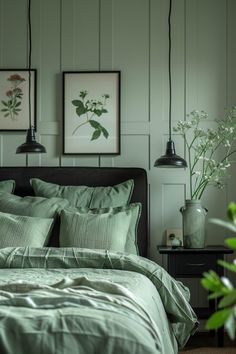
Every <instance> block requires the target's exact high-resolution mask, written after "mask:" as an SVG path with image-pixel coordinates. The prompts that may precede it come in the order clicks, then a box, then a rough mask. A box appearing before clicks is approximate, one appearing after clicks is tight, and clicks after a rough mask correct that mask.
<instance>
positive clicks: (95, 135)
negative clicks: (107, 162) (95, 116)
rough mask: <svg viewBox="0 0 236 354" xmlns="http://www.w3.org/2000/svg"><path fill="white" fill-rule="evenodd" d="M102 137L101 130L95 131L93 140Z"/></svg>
mask: <svg viewBox="0 0 236 354" xmlns="http://www.w3.org/2000/svg"><path fill="white" fill-rule="evenodd" d="M100 135H101V130H98V129H96V130H94V132H93V135H92V138H91V140H96V139H98V138H99V136H100Z"/></svg>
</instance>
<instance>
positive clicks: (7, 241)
mask: <svg viewBox="0 0 236 354" xmlns="http://www.w3.org/2000/svg"><path fill="white" fill-rule="evenodd" d="M52 223H53V219H50V218H47V219H46V218H38V217H31V216H21V215H13V214H8V213H1V212H0V225H1V227H0V248H4V247H26V246H31V247H42V246H44V245H45V244H46V243H47V239H48V237H49V234H50V230H51V227H52Z"/></svg>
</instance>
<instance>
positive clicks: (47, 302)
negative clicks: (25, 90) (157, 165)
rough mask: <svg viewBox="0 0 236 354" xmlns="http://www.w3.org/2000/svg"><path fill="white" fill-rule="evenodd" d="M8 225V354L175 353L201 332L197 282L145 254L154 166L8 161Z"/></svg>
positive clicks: (1, 307)
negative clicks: (193, 286) (181, 278)
mask: <svg viewBox="0 0 236 354" xmlns="http://www.w3.org/2000/svg"><path fill="white" fill-rule="evenodd" d="M6 181H7V182H6ZM8 181H11V182H8ZM1 183H2V188H3V190H2V191H1ZM6 183H13V187H12V191H11V192H12V193H9V192H10V191H9V190H8V188H9V185H7V186H6ZM84 186H86V188H85V187H84ZM10 188H11V187H10ZM13 189H14V191H13ZM13 192H14V194H13ZM35 195H36V196H35ZM24 197H26V199H25V198H24ZM17 198H18V199H17ZM27 198H28V199H27ZM30 198H31V199H30ZM40 198H41V199H40ZM55 198H57V199H55ZM26 200H27V202H29V200H30V203H31V204H30V203H29V204H28V205H26ZM48 203H51V204H50V208H51V209H50V213H52V209H53V208H54V209H53V213H54V212H55V205H57V207H58V205H60V207H58V208H59V209H57V210H56V212H55V213H54V214H53V217H52V215H51V214H50V216H49V214H48V215H47V213H48V210H49V209H47V208H48ZM55 203H57V204H55ZM65 203H68V204H65ZM78 203H79V204H78ZM120 204H121V205H120ZM39 207H40V216H38V215H37V214H32V213H33V212H34V211H33V210H37V212H38V210H39ZM37 208H38V209H37ZM25 214H27V215H25ZM1 220H2V221H1ZM49 220H51V221H50V222H49ZM134 220H135V222H134ZM9 223H11V225H12V224H13V227H16V226H15V225H16V224H17V225H18V226H17V228H16V229H14V233H13V232H12V231H11V230H12V229H11V228H10V227H9ZM19 223H20V224H19ZM49 223H50V225H49ZM5 224H6V226H5ZM0 225H1V226H0V235H1V236H0V239H2V240H3V241H2V243H1V241H0V244H1V248H0V353H1V354H12V353H17V354H25V353H27V352H33V353H34V354H44V353H45V354H51V353H57V354H73V353H86V354H87V353H100V352H101V353H103V354H107V353H124V354H126V353H135V354H141V353H142V354H143V353H145V354H146V353H147V354H149V353H150V354H154V353H156V354H172V353H173V354H175V353H178V350H179V349H180V348H183V347H184V345H185V344H186V342H187V340H188V338H189V336H190V335H192V334H193V333H194V332H195V331H196V328H197V325H198V322H197V318H196V316H195V314H194V312H193V310H192V308H191V306H190V305H189V291H188V289H187V288H186V287H184V286H183V285H182V284H181V283H180V282H177V281H175V280H174V279H173V278H172V277H171V276H170V275H169V274H168V273H167V272H166V271H165V270H164V269H163V268H162V267H160V266H159V265H158V264H156V263H155V262H152V261H150V260H148V259H147V258H146V257H147V245H148V226H147V225H148V223H147V176H146V172H145V170H143V169H141V168H95V167H60V168H59V167H3V168H1V169H0ZM19 225H20V226H19ZM25 225H26V226H25ZM72 225H73V226H72ZM104 225H105V226H104ZM131 225H132V230H131ZM24 227H27V229H24ZM9 230H10V231H9ZM42 230H44V234H43V235H44V236H43V237H44V238H43V239H41V237H42V235H41V234H40V232H42ZM45 230H46V231H45ZM104 230H105V231H104ZM10 232H12V233H13V234H14V237H13V236H12V235H11V233H10ZM19 233H21V238H20V240H22V242H23V243H22V244H21V241H19V235H18V234H19ZM45 234H47V236H45ZM35 235H37V237H36V236H35ZM48 235H49V236H48ZM78 235H80V236H78ZM104 235H106V236H104ZM127 235H128V236H127ZM134 235H135V240H134V239H133V236H134ZM85 236H86V237H85ZM131 236H132V237H131ZM78 237H79V241H78ZM129 237H130V239H129ZM90 238H91V240H90ZM32 239H33V243H32ZM128 239H129V240H128ZM15 240H16V241H15ZM42 240H43V241H42ZM4 242H5V243H4ZM17 242H20V243H17ZM40 242H41V243H40ZM42 242H44V243H42ZM90 242H91V243H90ZM128 242H130V243H128ZM91 245H92V246H91ZM101 245H102V246H101ZM136 251H137V252H136ZM136 253H138V254H136Z"/></svg>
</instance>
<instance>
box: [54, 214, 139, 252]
mask: <svg viewBox="0 0 236 354" xmlns="http://www.w3.org/2000/svg"><path fill="white" fill-rule="evenodd" d="M131 216H132V213H131V210H130V208H128V207H127V208H125V207H123V208H106V209H99V210H98V209H95V210H94V209H86V208H80V209H79V210H77V211H75V210H73V209H64V210H62V211H61V214H60V219H61V226H60V236H59V239H60V246H61V247H80V248H90V249H109V250H113V251H119V252H124V250H125V244H126V240H127V234H128V230H129V226H130V222H131Z"/></svg>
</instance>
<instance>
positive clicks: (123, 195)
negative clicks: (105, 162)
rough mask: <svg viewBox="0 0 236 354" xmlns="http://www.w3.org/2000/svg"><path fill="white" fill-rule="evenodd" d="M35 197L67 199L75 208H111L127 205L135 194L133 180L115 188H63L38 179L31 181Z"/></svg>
mask: <svg viewBox="0 0 236 354" xmlns="http://www.w3.org/2000/svg"><path fill="white" fill-rule="evenodd" d="M30 182H31V185H32V187H33V190H34V193H35V195H37V196H39V197H45V198H52V197H58V198H66V199H68V200H69V202H70V204H71V205H72V206H75V207H82V208H83V207H85V208H90V209H92V208H109V207H118V206H123V205H127V204H128V203H129V201H130V198H131V195H132V193H133V188H134V181H133V180H132V179H130V180H128V181H125V182H123V183H120V184H117V185H115V186H109V187H88V186H61V185H58V184H54V183H48V182H44V181H42V180H40V179H38V178H32V179H31V180H30Z"/></svg>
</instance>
